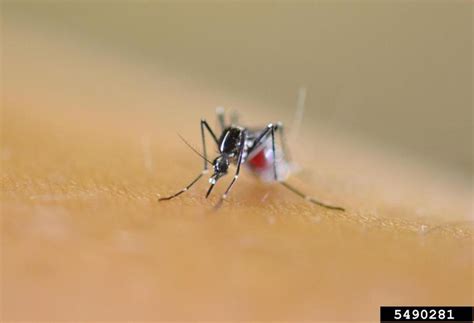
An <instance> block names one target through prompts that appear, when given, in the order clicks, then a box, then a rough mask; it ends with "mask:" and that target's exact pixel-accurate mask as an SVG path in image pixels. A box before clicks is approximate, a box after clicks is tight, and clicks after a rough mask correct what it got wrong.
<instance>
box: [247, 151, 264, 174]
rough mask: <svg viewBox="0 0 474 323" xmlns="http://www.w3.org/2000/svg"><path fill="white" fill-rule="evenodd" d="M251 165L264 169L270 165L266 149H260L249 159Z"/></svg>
mask: <svg viewBox="0 0 474 323" xmlns="http://www.w3.org/2000/svg"><path fill="white" fill-rule="evenodd" d="M248 163H249V164H250V166H252V167H253V168H257V169H264V168H266V167H267V166H268V164H269V160H268V159H267V156H265V149H262V150H260V151H259V152H258V153H257V154H256V155H255V156H253V157H252V159H250V160H249V161H248Z"/></svg>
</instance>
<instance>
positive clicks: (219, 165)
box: [206, 155, 230, 197]
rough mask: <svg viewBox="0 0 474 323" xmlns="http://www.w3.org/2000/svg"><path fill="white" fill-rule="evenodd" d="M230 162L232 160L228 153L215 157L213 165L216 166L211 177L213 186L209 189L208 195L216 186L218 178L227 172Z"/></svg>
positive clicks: (210, 181) (210, 180)
mask: <svg viewBox="0 0 474 323" xmlns="http://www.w3.org/2000/svg"><path fill="white" fill-rule="evenodd" d="M229 164H230V161H229V158H228V157H227V156H226V155H220V156H219V157H217V158H216V159H214V161H213V162H212V166H213V167H214V174H212V176H211V178H209V183H211V186H210V187H209V190H208V191H207V194H206V197H208V196H209V194H211V191H212V189H213V188H214V185H216V182H217V180H218V179H219V178H221V177H222V176H224V175H225V174H227V170H228V169H229Z"/></svg>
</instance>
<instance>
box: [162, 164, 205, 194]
mask: <svg viewBox="0 0 474 323" xmlns="http://www.w3.org/2000/svg"><path fill="white" fill-rule="evenodd" d="M206 173H207V169H204V170H203V171H202V172H201V174H199V175H198V177H196V178H195V179H194V180H193V181H192V182H191V183H190V184H189V185H188V186H186V187H185V188H183V189H182V190H181V191H179V192H177V193H175V194H173V195H170V196H166V197H160V198H159V199H158V201H168V200H171V199H173V198H175V197H177V196H179V195H181V194H183V193H184V192H186V191H187V190H189V189H190V188H191V186H193V185H194V184H195V183H196V182H197V181H198V180H200V179H201V177H202V176H203V175H204V174H206Z"/></svg>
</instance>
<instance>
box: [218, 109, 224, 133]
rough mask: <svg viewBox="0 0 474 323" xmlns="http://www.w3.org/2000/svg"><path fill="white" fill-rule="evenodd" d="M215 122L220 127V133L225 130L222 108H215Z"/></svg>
mask: <svg viewBox="0 0 474 323" xmlns="http://www.w3.org/2000/svg"><path fill="white" fill-rule="evenodd" d="M216 115H217V121H218V122H219V125H220V127H221V131H224V129H225V110H224V108H223V107H217V108H216Z"/></svg>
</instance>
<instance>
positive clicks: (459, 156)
mask: <svg viewBox="0 0 474 323" xmlns="http://www.w3.org/2000/svg"><path fill="white" fill-rule="evenodd" d="M471 20H472V7H471V4H470V3H469V2H468V1H454V2H451V1H433V2H430V3H426V2H423V1H411V2H404V3H403V4H400V3H395V2H391V1H382V2H378V3H373V2H353V1H346V2H344V1H341V2H330V1H294V2H288V1H254V2H247V1H233V2H216V1H197V2H195V1H118V2H114V3H113V4H112V3H111V2H109V1H67V2H65V1H3V2H2V21H3V22H2V24H4V25H5V24H6V25H8V24H15V23H20V22H21V23H27V24H29V25H30V26H32V28H41V29H46V30H49V31H50V32H51V33H52V34H53V35H56V36H55V37H58V38H67V39H77V41H79V40H80V41H81V42H83V43H85V44H87V46H91V47H98V48H106V49H107V50H108V53H109V54H110V55H111V56H113V57H111V58H120V59H122V60H127V61H131V62H135V63H134V64H143V65H144V66H147V68H150V69H154V68H155V69H156V68H160V69H162V70H163V69H164V70H166V71H168V72H172V73H173V74H174V75H176V76H177V77H179V78H182V79H191V80H193V81H194V82H197V83H205V84H207V85H210V86H211V87H213V88H214V89H223V90H225V91H227V92H230V93H234V94H237V95H239V96H241V97H247V98H251V99H254V100H255V99H258V100H259V101H261V102H265V103H267V104H268V106H271V108H272V109H274V110H280V111H283V112H281V113H280V114H278V115H279V116H280V115H281V116H282V118H283V119H285V120H292V117H293V113H294V108H295V102H296V91H297V89H298V88H299V87H300V86H306V87H307V89H308V97H307V110H306V114H305V118H306V119H305V121H304V122H305V125H306V126H307V127H318V125H320V124H321V125H323V126H329V127H331V128H333V129H337V131H341V132H344V133H349V134H350V135H351V136H358V137H361V138H363V140H366V139H367V140H370V141H372V142H375V143H377V144H379V145H383V146H385V147H390V148H391V149H396V150H397V152H398V153H399V154H402V155H410V157H417V158H419V159H420V161H421V162H422V163H426V164H427V166H430V165H431V164H433V165H435V166H436V167H441V171H443V170H446V169H447V170H451V171H454V173H456V174H457V175H458V176H461V177H464V178H466V179H468V180H470V177H471V176H470V174H471V171H472V154H471V150H472V26H471ZM3 50H4V51H5V50H6V51H8V48H6V49H5V48H4V49H3ZM6 63H8V62H6ZM90 76H91V77H93V71H90ZM6 81H7V82H8V79H7V80H6ZM97 91H100V89H97ZM220 104H223V105H226V104H225V102H218V103H216V105H220ZM188 108H189V109H193V108H194V107H188ZM232 108H236V109H240V107H232ZM272 117H273V116H272V115H271V114H270V115H269V118H272ZM247 118H248V119H251V118H252V116H247Z"/></svg>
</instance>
